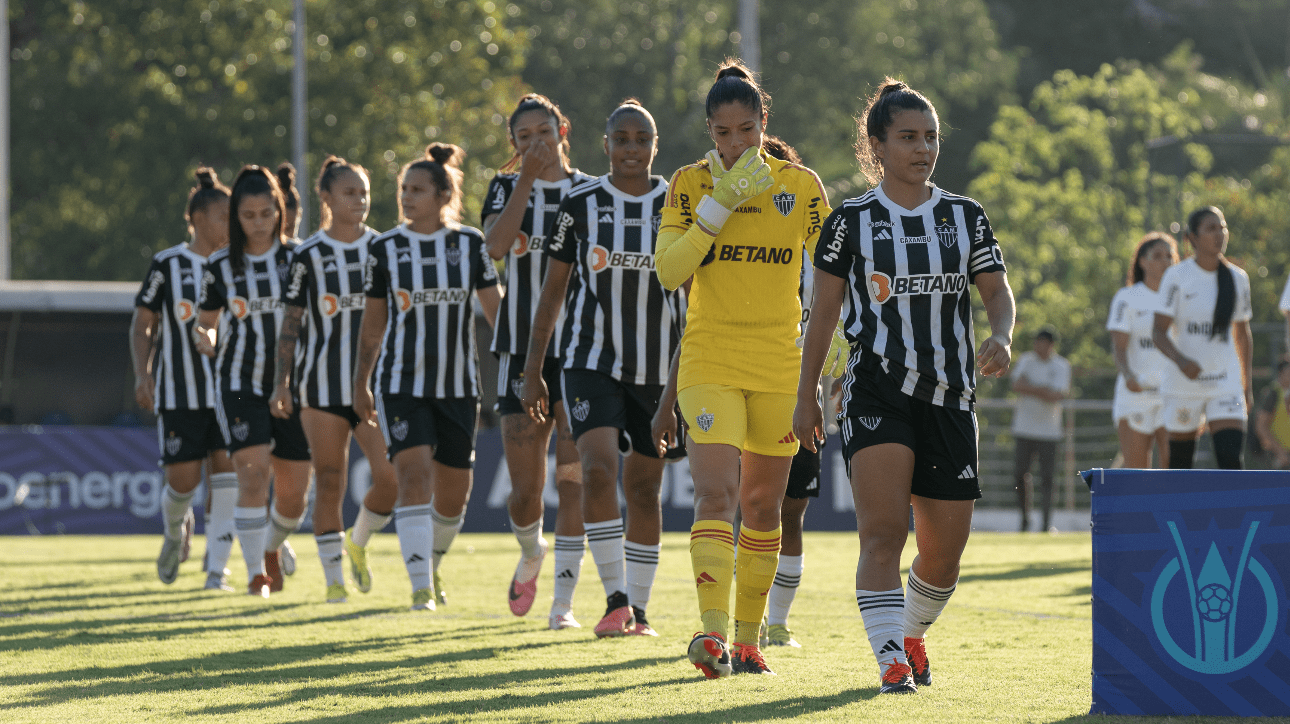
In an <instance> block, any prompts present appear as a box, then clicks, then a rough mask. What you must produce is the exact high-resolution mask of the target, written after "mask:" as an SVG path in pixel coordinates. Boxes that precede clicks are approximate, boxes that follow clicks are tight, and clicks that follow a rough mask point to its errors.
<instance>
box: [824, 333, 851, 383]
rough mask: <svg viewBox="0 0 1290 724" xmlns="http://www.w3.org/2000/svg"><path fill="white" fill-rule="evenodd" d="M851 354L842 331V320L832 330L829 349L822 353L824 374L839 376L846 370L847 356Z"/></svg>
mask: <svg viewBox="0 0 1290 724" xmlns="http://www.w3.org/2000/svg"><path fill="white" fill-rule="evenodd" d="M850 354H851V343H850V342H847V338H846V335H844V334H843V333H842V321H841V320H838V326H837V328H836V329H834V330H833V339H832V340H830V341H829V351H828V353H826V354H825V355H824V374H826V375H829V376H830V377H841V376H842V373H844V372H846V371H847V358H848V357H849V356H850Z"/></svg>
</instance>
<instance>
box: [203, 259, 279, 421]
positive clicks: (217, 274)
mask: <svg viewBox="0 0 1290 724" xmlns="http://www.w3.org/2000/svg"><path fill="white" fill-rule="evenodd" d="M292 247H293V245H292V243H291V242H287V243H278V242H274V244H273V246H272V247H271V248H270V249H269V250H268V251H266V252H264V253H263V254H259V255H256V256H251V255H250V254H246V255H245V256H244V258H245V266H244V267H243V269H242V271H241V272H240V273H237V274H235V273H234V272H233V264H232V262H231V261H230V260H229V250H228V248H227V247H225V248H223V249H220V250H219V251H217V252H215V253H214V254H211V257H210V260H209V261H208V262H207V263H206V273H205V274H204V275H203V276H202V294H201V303H200V304H199V306H200V307H201V308H202V309H204V310H207V311H210V310H216V309H223V310H224V314H222V315H220V323H219V355H218V356H216V358H215V367H216V371H217V375H218V377H219V389H220V391H221V392H249V393H251V394H253V395H258V396H260V397H268V396H269V394H271V393H272V391H273V375H274V363H275V360H276V359H277V354H278V350H277V340H278V329H279V327H281V326H282V315H283V312H284V309H285V306H284V303H283V301H282V292H283V290H284V289H285V288H286V278H287V268H288V267H289V266H290V265H291V253H292Z"/></svg>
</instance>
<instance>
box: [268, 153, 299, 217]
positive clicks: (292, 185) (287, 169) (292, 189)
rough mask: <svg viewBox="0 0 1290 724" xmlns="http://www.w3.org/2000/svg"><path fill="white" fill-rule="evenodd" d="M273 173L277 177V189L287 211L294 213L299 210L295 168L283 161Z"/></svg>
mask: <svg viewBox="0 0 1290 724" xmlns="http://www.w3.org/2000/svg"><path fill="white" fill-rule="evenodd" d="M274 173H275V174H276V175H277V177H278V189H279V190H281V191H282V201H283V203H285V204H286V208H287V211H296V210H297V209H299V208H300V191H299V190H298V189H296V167H295V166H292V165H291V164H290V163H289V162H287V161H283V162H282V163H281V164H279V165H278V170H277V171H276V172H274Z"/></svg>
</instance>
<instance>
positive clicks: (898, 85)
mask: <svg viewBox="0 0 1290 724" xmlns="http://www.w3.org/2000/svg"><path fill="white" fill-rule="evenodd" d="M908 90H909V86H908V85H907V84H906V83H905V82H904V81H899V80H896V79H895V78H888V79H887V80H886V81H885V82H884V83H883V84H882V87H881V88H879V89H878V97H879V98H881V97H883V96H885V95H887V94H888V93H900V92H902V91H908Z"/></svg>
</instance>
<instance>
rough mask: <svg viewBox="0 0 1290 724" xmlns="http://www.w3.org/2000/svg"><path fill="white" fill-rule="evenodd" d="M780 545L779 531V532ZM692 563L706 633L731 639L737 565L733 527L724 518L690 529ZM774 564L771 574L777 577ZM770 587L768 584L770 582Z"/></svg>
mask: <svg viewBox="0 0 1290 724" xmlns="http://www.w3.org/2000/svg"><path fill="white" fill-rule="evenodd" d="M775 540H776V547H778V541H779V537H778V533H777V534H776V538H775ZM690 562H691V563H692V564H693V565H694V585H695V588H697V589H698V592H699V616H700V617H701V618H702V619H703V630H704V632H705V633H712V632H716V633H719V634H721V636H722V638H726V639H727V640H728V639H729V636H727V629H728V627H729V625H730V579H731V576H732V575H733V571H734V567H735V532H734V526H732V525H730V524H729V523H727V522H725V521H723V520H700V521H698V522H696V523H695V524H694V527H692V528H691V529H690ZM774 575H775V568H774V564H772V565H771V576H772V577H774ZM767 587H769V583H768V584H767Z"/></svg>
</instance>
